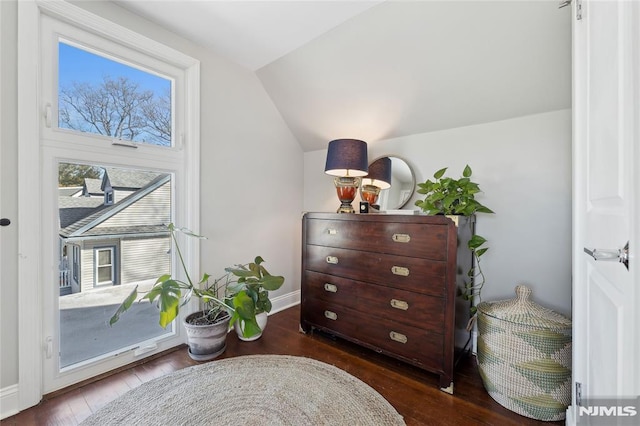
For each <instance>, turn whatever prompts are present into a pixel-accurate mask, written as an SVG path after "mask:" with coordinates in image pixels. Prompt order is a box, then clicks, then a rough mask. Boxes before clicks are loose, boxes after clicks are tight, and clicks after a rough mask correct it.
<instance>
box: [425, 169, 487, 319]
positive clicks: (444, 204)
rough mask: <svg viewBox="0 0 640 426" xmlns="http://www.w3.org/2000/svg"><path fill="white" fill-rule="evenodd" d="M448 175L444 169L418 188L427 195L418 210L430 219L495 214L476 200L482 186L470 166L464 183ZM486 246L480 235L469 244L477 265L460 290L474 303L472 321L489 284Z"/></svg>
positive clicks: (466, 298)
mask: <svg viewBox="0 0 640 426" xmlns="http://www.w3.org/2000/svg"><path fill="white" fill-rule="evenodd" d="M446 171H447V167H445V168H443V169H440V170H438V171H437V172H435V174H434V175H433V178H434V180H430V179H427V181H426V182H424V183H419V184H418V190H417V192H418V193H419V194H424V195H425V198H424V200H418V201H416V202H415V205H416V206H418V207H420V208H421V209H422V210H423V211H424V212H425V213H427V214H430V215H436V214H443V215H461V216H472V215H475V214H476V213H493V210H491V209H490V208H488V207H486V206H484V205H483V204H481V203H480V202H479V201H478V200H476V199H475V195H476V194H477V193H479V192H480V186H479V185H478V184H477V183H475V182H473V181H472V180H471V174H472V171H471V167H469V165H467V166H466V167H465V168H464V170H463V172H462V177H461V178H460V179H453V178H450V177H445V176H444V174H445V172H446ZM486 243H487V240H486V238H484V237H482V236H480V235H478V234H474V235H473V236H472V237H471V239H470V240H469V242H468V243H467V246H468V247H469V249H470V250H471V252H472V253H473V260H474V261H473V266H472V267H471V269H470V270H469V272H468V277H469V280H468V282H465V283H464V288H461V289H460V290H461V293H462V294H461V296H462V298H463V299H465V300H469V301H470V302H471V318H472V319H473V318H474V317H475V314H476V311H477V308H476V305H477V303H479V302H480V293H481V290H482V287H483V286H484V282H485V277H484V274H483V273H482V269H481V268H480V257H481V256H482V255H483V254H485V253H486V252H487V250H489V248H488V247H487V246H486V245H485V244H486ZM476 299H477V300H476ZM474 302H475V303H474Z"/></svg>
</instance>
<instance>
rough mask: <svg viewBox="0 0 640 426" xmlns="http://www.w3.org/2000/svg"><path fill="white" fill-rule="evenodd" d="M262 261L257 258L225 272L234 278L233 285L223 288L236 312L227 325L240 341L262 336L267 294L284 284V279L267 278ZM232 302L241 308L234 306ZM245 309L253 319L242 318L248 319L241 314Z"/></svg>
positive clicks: (268, 309) (269, 275)
mask: <svg viewBox="0 0 640 426" xmlns="http://www.w3.org/2000/svg"><path fill="white" fill-rule="evenodd" d="M263 262H264V259H262V257H260V256H258V257H256V258H255V260H254V261H253V262H251V263H248V264H246V265H236V266H235V267H233V268H227V269H225V270H226V271H227V273H228V274H230V275H231V276H233V277H236V279H235V281H234V282H230V283H229V284H228V285H227V294H228V295H231V296H232V297H233V300H234V307H235V308H236V310H235V312H234V313H233V315H232V318H231V323H232V324H233V325H234V327H235V330H236V333H237V334H238V337H239V338H240V339H241V340H245V341H251V340H256V339H258V338H260V336H262V331H263V330H264V328H265V327H266V325H267V314H268V313H269V312H271V308H272V304H271V300H270V299H269V292H270V291H275V290H278V289H279V288H280V287H282V284H283V283H284V277H281V276H275V275H271V274H270V273H269V272H268V271H267V270H266V269H265V267H264V266H263V265H262V263H263ZM235 303H238V304H241V305H239V306H236V305H235ZM240 306H241V307H240ZM245 308H247V309H251V310H253V319H250V320H247V319H246V318H247V317H250V316H251V315H250V313H249V312H246V313H244V315H242V314H243V312H242V311H241V309H245Z"/></svg>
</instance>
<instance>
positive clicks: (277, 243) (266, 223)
mask: <svg viewBox="0 0 640 426" xmlns="http://www.w3.org/2000/svg"><path fill="white" fill-rule="evenodd" d="M74 4H76V5H78V6H81V7H83V8H85V9H87V10H90V11H92V12H94V13H96V14H98V15H101V16H103V17H105V18H107V19H110V20H112V21H114V22H118V23H119V24H121V25H124V26H126V27H129V28H131V29H133V30H135V31H138V32H140V33H142V34H143V35H146V36H148V37H150V38H153V39H155V40H157V41H159V42H162V43H165V44H167V45H168V46H170V47H173V48H175V49H177V50H180V51H182V52H184V53H185V54H187V55H190V56H192V57H194V58H196V59H198V60H200V61H201V68H200V74H201V129H200V133H201V141H202V142H201V143H202V147H201V172H202V173H201V176H202V177H201V183H200V185H201V191H202V194H201V195H202V200H201V213H200V215H201V229H200V232H201V233H202V234H204V235H206V236H208V237H209V239H208V240H206V241H204V242H203V245H202V251H201V266H202V270H203V271H206V272H209V273H210V274H212V275H216V274H217V273H222V272H223V269H224V267H225V266H228V265H229V264H233V263H239V262H246V261H249V260H253V258H254V257H255V256H256V255H258V254H260V255H261V256H263V257H264V258H265V260H266V262H267V263H266V264H265V266H266V267H267V268H268V269H269V270H270V271H271V272H272V273H277V274H280V275H284V277H285V280H286V282H285V285H284V286H283V287H282V288H281V289H280V290H278V292H275V294H274V297H276V298H277V297H279V296H282V295H285V294H287V293H291V292H293V291H295V290H297V289H299V286H300V284H299V283H300V212H301V210H302V192H303V186H302V182H303V175H302V163H303V154H302V150H301V148H300V146H299V144H298V143H297V141H296V140H295V138H294V137H293V136H292V134H291V132H290V131H289V130H288V128H287V127H286V125H285V123H284V122H283V120H282V118H281V116H280V114H279V113H278V111H277V110H276V108H275V107H274V105H273V103H272V102H271V100H270V99H269V97H268V96H267V95H266V93H265V91H264V89H263V87H262V85H261V84H260V82H259V81H258V79H257V77H256V76H255V74H254V73H253V72H250V71H248V70H246V69H244V68H242V67H240V66H238V65H236V64H233V63H230V62H228V61H226V60H224V59H222V58H221V57H219V56H217V55H215V54H213V53H211V52H208V51H206V50H205V49H203V48H201V47H199V46H196V45H194V44H193V43H190V42H188V41H186V40H184V39H181V38H179V37H177V36H176V35H175V34H172V33H170V32H168V31H166V30H164V29H162V28H160V27H158V26H155V25H153V24H151V23H149V22H147V21H144V20H142V19H140V18H139V17H137V16H136V15H133V14H131V13H129V12H127V11H125V10H123V9H121V8H119V7H118V6H116V5H115V4H113V3H105V2H74ZM0 7H2V15H1V18H2V74H1V76H2V80H1V83H2V98H1V100H0V105H1V108H2V112H3V115H2V146H1V154H2V155H1V159H2V160H1V161H2V163H1V164H2V170H1V172H2V174H1V177H2V182H1V185H2V186H1V188H2V194H1V200H2V208H3V212H2V213H0V214H2V215H3V216H2V217H10V218H12V219H15V220H14V223H15V222H16V221H17V217H16V215H17V212H16V206H17V201H16V200H17V185H16V180H17V175H18V170H17V145H16V138H15V133H16V127H17V125H16V121H17V118H16V116H15V114H14V111H15V110H16V108H15V105H16V103H17V101H16V99H17V95H16V93H15V90H14V88H15V87H16V85H17V77H16V69H15V64H16V61H15V57H16V54H17V42H16V36H15V28H16V22H17V14H16V7H15V0H14V1H1V2H0ZM12 57H13V58H14V60H11V58H12ZM5 89H8V90H5ZM5 206H7V207H8V209H6V210H5ZM16 231H17V227H14V226H13V225H12V226H11V227H9V228H2V229H1V230H0V232H1V233H2V234H1V244H2V254H3V256H2V259H0V261H1V262H2V274H0V275H1V276H2V297H1V298H0V304H1V310H2V326H1V327H0V330H1V332H2V334H1V335H0V338H1V341H0V358H1V360H2V362H1V363H0V365H1V366H0V393H1V391H2V390H3V389H4V390H6V389H10V388H12V387H13V385H14V384H15V383H16V382H17V380H18V379H17V371H18V359H17V344H18V339H17V318H18V311H17V299H18V298H17V289H18V286H19V285H20V283H19V282H18V277H17V259H18V254H17V249H16V247H17V242H16V236H15V232H16ZM0 397H2V395H1V394H0ZM3 411H4V407H3Z"/></svg>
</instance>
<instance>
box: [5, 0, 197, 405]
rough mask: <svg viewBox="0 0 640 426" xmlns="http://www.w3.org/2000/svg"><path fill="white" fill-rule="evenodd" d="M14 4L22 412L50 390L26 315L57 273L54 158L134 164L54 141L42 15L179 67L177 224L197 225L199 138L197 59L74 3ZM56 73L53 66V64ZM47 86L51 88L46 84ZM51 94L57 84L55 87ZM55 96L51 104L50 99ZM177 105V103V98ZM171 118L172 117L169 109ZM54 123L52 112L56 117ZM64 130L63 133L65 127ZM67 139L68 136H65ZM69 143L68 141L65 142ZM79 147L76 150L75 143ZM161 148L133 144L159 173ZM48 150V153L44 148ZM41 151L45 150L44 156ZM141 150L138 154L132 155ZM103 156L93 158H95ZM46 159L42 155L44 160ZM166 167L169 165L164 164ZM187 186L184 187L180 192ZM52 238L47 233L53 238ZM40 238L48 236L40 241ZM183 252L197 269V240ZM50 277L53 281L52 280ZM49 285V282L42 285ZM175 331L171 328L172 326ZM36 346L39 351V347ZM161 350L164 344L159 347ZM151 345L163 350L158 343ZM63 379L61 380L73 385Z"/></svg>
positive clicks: (38, 329) (32, 322) (107, 151)
mask: <svg viewBox="0 0 640 426" xmlns="http://www.w3.org/2000/svg"><path fill="white" fill-rule="evenodd" d="M17 6H18V94H19V96H18V134H19V140H18V157H19V159H18V169H19V170H18V179H19V181H18V189H19V193H20V197H19V200H18V214H19V217H20V220H19V221H18V235H19V239H18V241H19V243H18V245H19V247H18V250H19V263H18V279H19V286H18V288H19V293H18V318H19V325H18V333H19V348H18V355H19V359H20V364H19V372H18V374H19V383H18V399H19V401H18V409H19V410H22V409H25V408H28V407H31V406H33V405H36V404H37V403H38V402H40V400H41V398H42V395H43V394H44V393H46V392H50V391H51V390H50V389H48V390H45V389H44V385H43V383H44V379H43V370H44V368H43V361H44V359H45V356H46V355H45V354H46V353H47V352H48V351H55V350H56V348H55V347H54V348H51V347H47V342H46V341H45V336H44V334H43V329H44V325H43V322H44V321H45V320H46V319H47V317H46V314H42V317H41V318H35V319H34V318H33V313H34V312H36V313H42V312H43V309H44V308H45V307H46V306H45V300H46V297H47V296H46V294H47V293H46V290H45V289H44V288H45V284H44V283H45V282H50V279H51V277H52V276H55V274H56V273H57V271H56V265H57V259H56V256H55V253H56V250H55V248H56V244H57V226H58V225H57V211H55V209H53V208H51V206H56V205H57V202H56V199H55V197H54V194H55V193H56V191H55V189H56V188H57V179H56V176H57V162H55V161H51V159H52V158H55V159H67V160H69V161H80V162H82V161H85V162H89V163H98V162H100V163H102V164H109V163H110V162H111V163H112V164H114V165H121V166H135V165H136V163H135V162H132V164H127V163H126V162H122V156H120V155H119V154H118V155H114V151H113V150H114V149H125V150H126V149H130V148H126V147H121V148H116V147H113V146H112V145H111V141H103V142H102V143H98V144H92V145H90V146H89V145H87V146H86V147H84V148H82V145H81V144H80V145H79V144H76V143H75V142H76V140H75V139H74V137H73V135H72V136H71V138H66V139H65V140H58V139H60V138H58V137H57V136H56V135H55V133H56V132H55V131H54V130H53V127H48V126H47V121H49V120H52V111H53V109H54V108H55V107H57V99H48V96H47V94H46V93H44V91H43V86H44V85H45V84H51V83H47V81H46V79H47V78H48V77H47V74H49V73H48V72H47V71H46V70H45V71H41V70H43V68H42V67H43V64H42V61H41V48H42V47H43V46H41V44H42V39H41V36H40V32H41V31H42V26H41V23H42V21H43V20H46V18H47V17H52V18H55V19H56V20H59V21H61V22H64V23H66V24H70V25H72V26H73V27H76V28H78V29H80V30H82V31H87V32H89V33H91V34H94V35H96V36H98V37H102V38H104V39H106V40H109V41H111V42H114V43H117V44H121V45H122V46H125V47H126V48H131V49H134V50H140V51H142V52H144V53H145V54H146V55H149V56H152V57H155V58H157V59H158V60H159V61H162V62H166V63H170V64H173V65H174V66H176V67H178V68H181V69H183V70H184V76H185V78H184V82H183V83H182V84H183V87H182V90H183V92H182V93H184V94H185V97H184V98H182V101H180V100H178V99H176V105H175V107H174V111H181V114H182V116H184V117H185V119H184V122H183V123H179V122H177V121H176V124H175V125H174V129H176V130H178V129H179V133H178V132H174V140H175V141H176V142H175V143H174V147H172V148H171V150H172V152H173V153H174V154H176V159H175V161H178V162H179V163H180V165H181V167H180V168H179V169H180V170H181V171H180V172H177V173H176V174H174V177H175V179H176V182H180V188H179V189H178V190H177V191H174V192H182V193H183V194H182V195H180V197H182V198H181V199H180V200H179V201H180V203H177V202H176V199H174V203H173V205H174V206H175V207H174V216H173V217H174V218H175V221H176V222H179V223H180V224H181V226H186V227H189V228H190V229H192V230H194V231H196V232H197V231H198V230H199V210H200V208H199V207H200V205H199V193H200V188H199V176H200V170H199V158H198V156H199V155H198V154H199V143H200V122H199V116H200V109H199V105H200V99H199V91H200V87H199V81H200V65H199V62H198V61H197V60H195V59H193V58H191V57H189V56H187V55H184V54H182V53H181V52H178V51H176V50H174V49H172V48H169V47H167V46H165V45H163V44H161V43H158V42H156V41H153V40H151V39H149V38H147V37H144V36H142V35H140V34H138V33H136V32H134V31H132V30H129V29H127V28H124V27H121V26H120V25H118V24H115V23H113V22H110V21H108V20H106V19H103V18H101V17H98V16H96V15H94V14H92V13H90V12H88V11H86V10H84V9H82V8H79V7H77V6H74V5H72V4H70V3H67V2H65V1H61V0H24V1H19V2H17ZM56 70H57V68H56ZM50 87H52V86H50ZM56 92H57V87H56ZM54 101H55V103H54ZM181 102H182V103H181ZM176 115H177V114H176ZM56 120H57V116H56ZM67 132H68V131H67ZM65 136H69V135H65ZM45 137H46V138H48V139H49V140H50V141H55V142H56V145H54V144H49V146H42V145H41V139H42V140H44V139H43V138H45ZM69 140H71V141H70V142H68V141H69ZM79 147H80V148H79ZM161 149H164V150H167V148H166V147H156V146H149V147H146V146H145V147H140V148H138V149H137V150H136V151H137V155H145V156H146V158H147V162H146V163H145V164H146V166H145V167H148V168H151V169H157V170H165V169H166V161H165V154H164V153H162V152H160V151H159V150H161ZM46 150H48V151H46ZM70 150H76V154H77V155H74V156H72V157H71V158H65V156H66V155H68V152H69V151H70ZM45 152H47V153H46V154H45ZM139 153H142V154H139ZM96 154H97V155H98V156H99V158H101V159H104V160H96V157H95V155H96ZM45 157H46V158H45ZM171 169H172V170H173V168H171ZM183 188H185V189H186V188H188V191H185V190H183ZM42 235H48V236H49V239H50V240H51V243H50V244H42ZM54 237H55V238H54ZM47 241H48V240H47ZM183 247H184V250H183V255H185V257H186V261H187V267H188V268H190V270H196V271H197V270H199V245H198V243H197V242H192V241H189V240H185V241H184V245H183ZM54 282H55V281H54ZM49 287H51V286H49ZM176 328H179V327H176ZM43 348H44V351H43ZM164 349H166V348H164ZM158 350H163V348H162V347H160V348H158ZM129 355H130V356H128V359H127V356H122V357H120V359H119V360H118V361H117V362H111V363H108V364H106V365H105V367H104V368H105V371H108V370H110V369H113V368H117V367H118V366H119V365H124V364H126V363H129V362H131V361H132V360H134V359H135V358H134V354H133V353H131V354H129ZM73 380H74V379H73V377H71V376H69V384H71V383H73Z"/></svg>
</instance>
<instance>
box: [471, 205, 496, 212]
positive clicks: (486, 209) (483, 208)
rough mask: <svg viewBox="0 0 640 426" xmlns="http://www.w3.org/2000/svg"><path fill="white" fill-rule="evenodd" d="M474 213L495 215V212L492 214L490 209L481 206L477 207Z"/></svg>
mask: <svg viewBox="0 0 640 426" xmlns="http://www.w3.org/2000/svg"><path fill="white" fill-rule="evenodd" d="M476 211H477V212H479V213H495V212H494V211H493V210H491V209H490V208H488V207H485V206H482V205H481V206H480V207H478V208H477V209H476Z"/></svg>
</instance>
